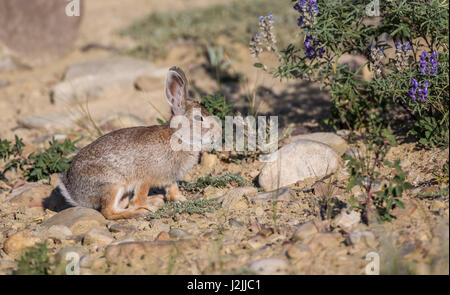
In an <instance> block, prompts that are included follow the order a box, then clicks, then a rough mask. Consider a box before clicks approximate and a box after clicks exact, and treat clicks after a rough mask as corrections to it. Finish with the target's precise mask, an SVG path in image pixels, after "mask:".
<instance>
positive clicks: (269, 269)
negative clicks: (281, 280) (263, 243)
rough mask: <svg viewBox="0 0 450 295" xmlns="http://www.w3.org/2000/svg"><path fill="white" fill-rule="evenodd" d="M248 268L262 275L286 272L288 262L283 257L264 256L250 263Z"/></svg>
mask: <svg viewBox="0 0 450 295" xmlns="http://www.w3.org/2000/svg"><path fill="white" fill-rule="evenodd" d="M248 268H249V269H250V270H251V271H253V272H256V273H258V274H261V275H277V274H286V273H287V269H288V264H287V263H286V261H284V260H283V259H278V258H263V259H260V260H257V261H254V262H252V263H250V264H249V266H248Z"/></svg>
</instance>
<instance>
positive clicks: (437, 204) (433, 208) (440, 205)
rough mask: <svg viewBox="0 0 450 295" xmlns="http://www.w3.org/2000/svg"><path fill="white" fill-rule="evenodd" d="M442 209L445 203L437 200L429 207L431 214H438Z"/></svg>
mask: <svg viewBox="0 0 450 295" xmlns="http://www.w3.org/2000/svg"><path fill="white" fill-rule="evenodd" d="M443 208H445V203H444V202H442V201H439V200H434V201H433V203H431V206H430V210H431V211H433V212H439V210H441V209H443Z"/></svg>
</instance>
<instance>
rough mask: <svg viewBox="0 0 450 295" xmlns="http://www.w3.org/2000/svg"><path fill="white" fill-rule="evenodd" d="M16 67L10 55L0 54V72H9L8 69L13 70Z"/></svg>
mask: <svg viewBox="0 0 450 295" xmlns="http://www.w3.org/2000/svg"><path fill="white" fill-rule="evenodd" d="M16 69H17V65H16V63H15V62H14V60H13V59H12V58H11V57H9V56H0V73H2V72H10V71H14V70H16ZM0 88H1V87H0Z"/></svg>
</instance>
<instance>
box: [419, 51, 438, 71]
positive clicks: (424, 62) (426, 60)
mask: <svg viewBox="0 0 450 295" xmlns="http://www.w3.org/2000/svg"><path fill="white" fill-rule="evenodd" d="M419 65H420V73H421V74H422V75H429V74H431V75H434V76H436V75H437V68H438V66H439V63H438V61H437V53H436V52H435V51H432V52H431V53H430V54H429V55H428V54H427V52H426V51H423V52H422V54H421V55H420V60H419Z"/></svg>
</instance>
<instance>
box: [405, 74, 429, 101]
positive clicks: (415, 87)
mask: <svg viewBox="0 0 450 295" xmlns="http://www.w3.org/2000/svg"><path fill="white" fill-rule="evenodd" d="M411 84H412V87H411V89H410V90H409V92H408V94H409V96H411V98H412V100H413V101H416V100H417V96H416V94H417V95H418V96H419V97H420V101H421V102H426V101H427V100H426V98H427V97H428V87H429V86H430V82H428V81H425V82H424V83H423V88H419V82H417V80H416V79H412V80H411Z"/></svg>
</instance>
